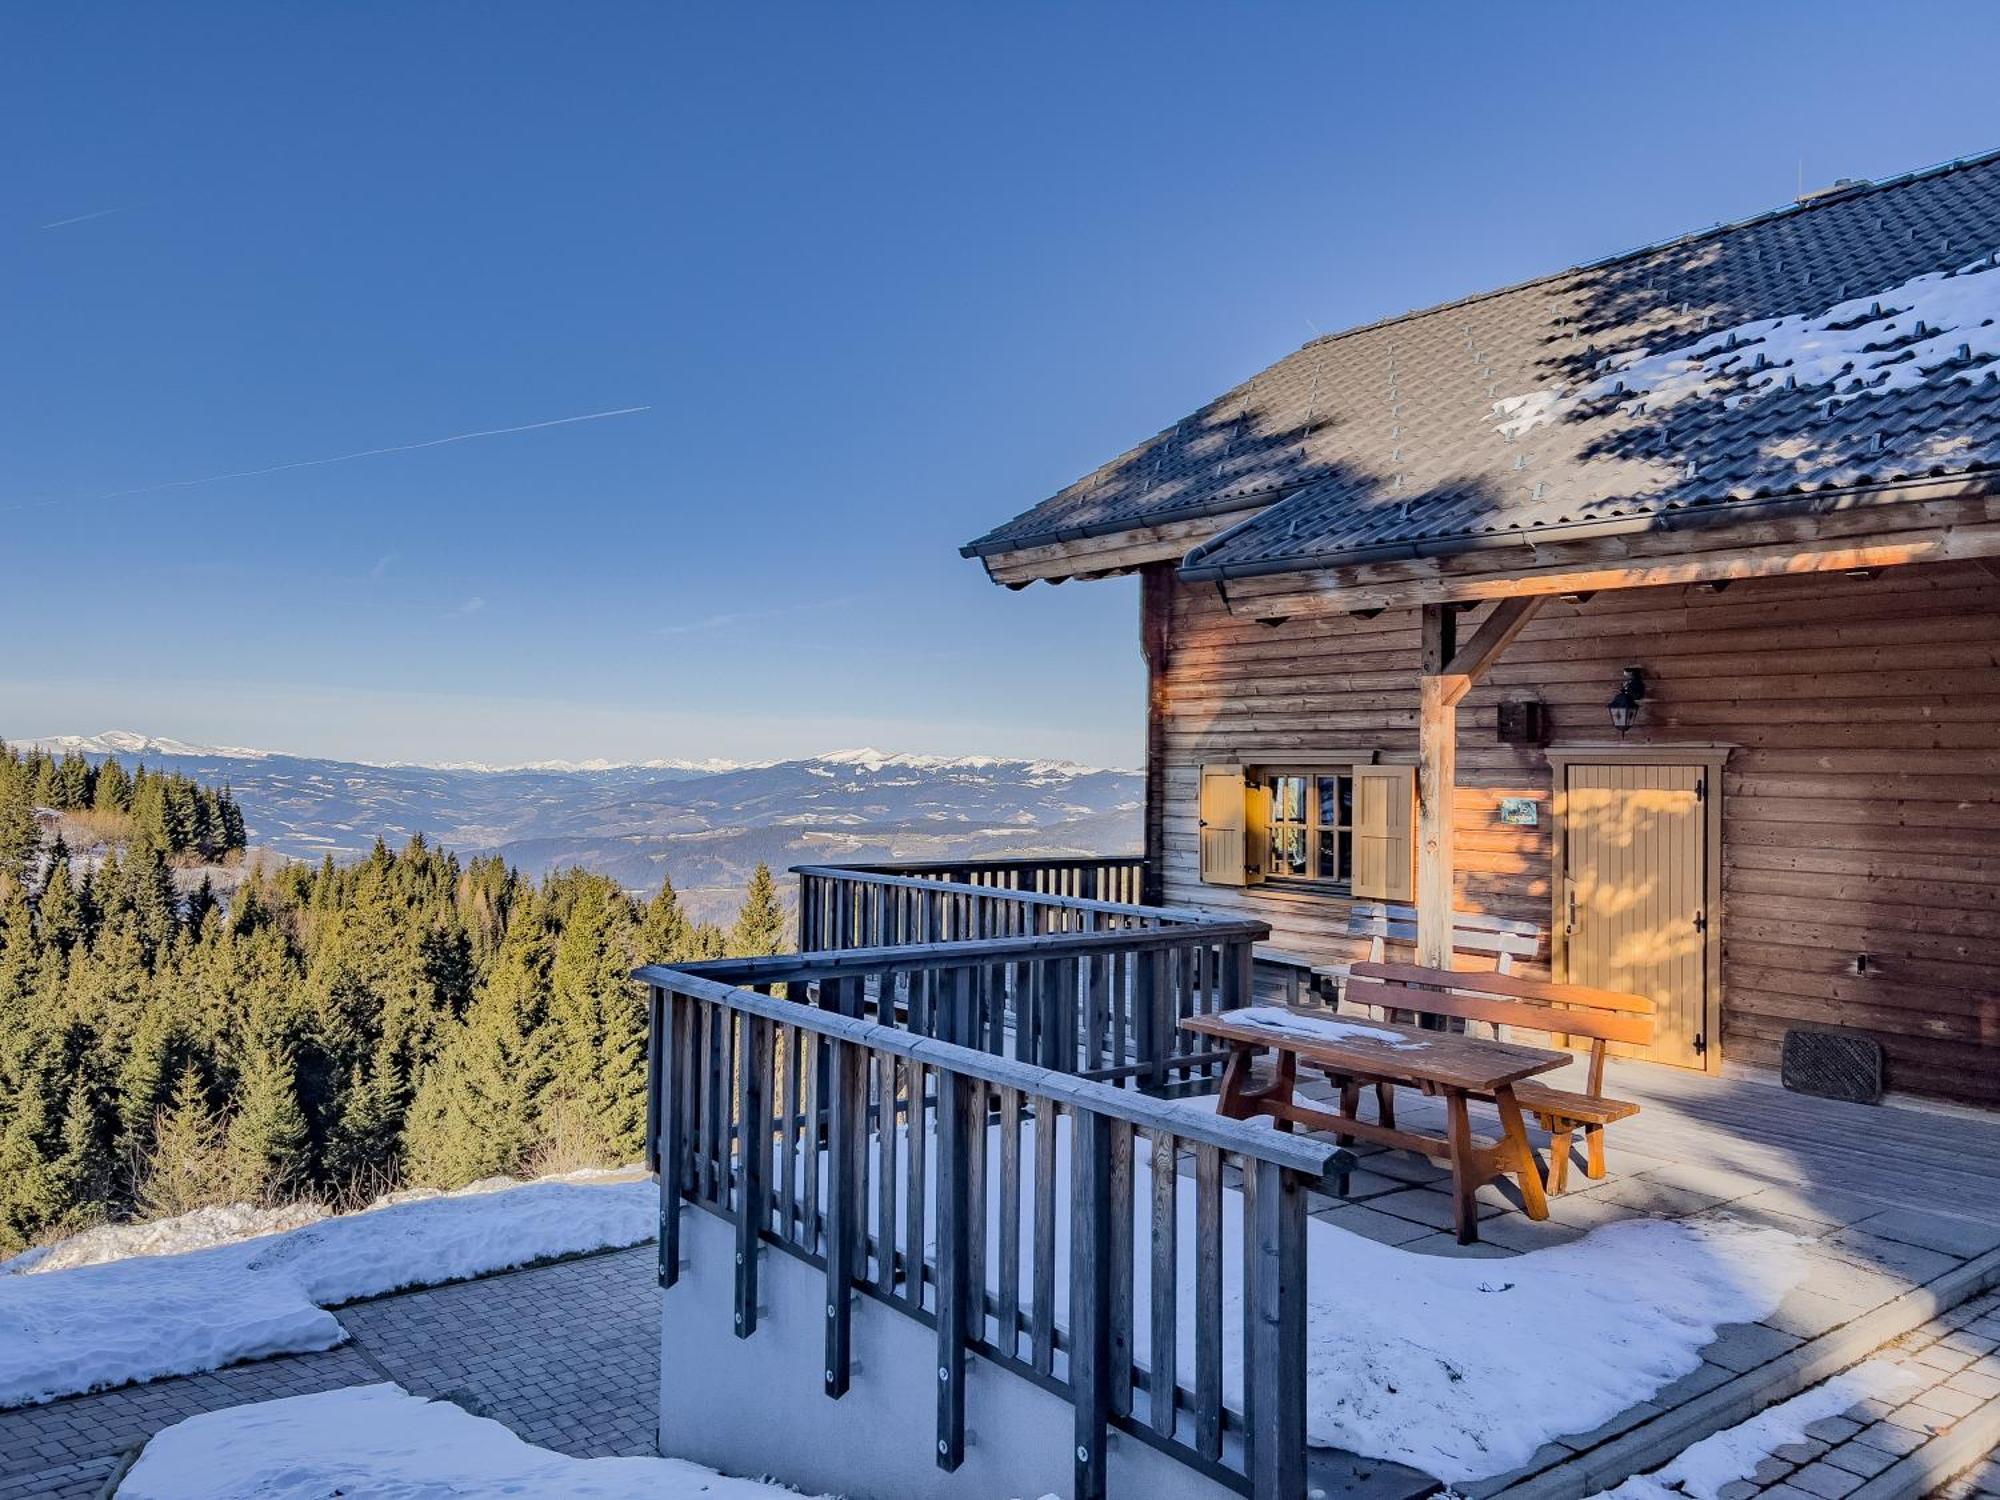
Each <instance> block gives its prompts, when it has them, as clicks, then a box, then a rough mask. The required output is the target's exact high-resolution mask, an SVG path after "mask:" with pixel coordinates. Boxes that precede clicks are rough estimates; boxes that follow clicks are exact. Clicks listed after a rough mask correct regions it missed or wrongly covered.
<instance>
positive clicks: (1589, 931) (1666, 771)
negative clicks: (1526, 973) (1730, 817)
mask: <svg viewBox="0 0 2000 1500" xmlns="http://www.w3.org/2000/svg"><path fill="white" fill-rule="evenodd" d="M1705 775H1706V773H1705V770H1704V768H1703V767H1701V766H1698V765H1643V764H1628V763H1613V764H1603V765H1592V764H1587V763H1586V764H1572V765H1570V766H1569V767H1568V771H1567V778H1568V779H1567V786H1566V788H1565V790H1566V792H1567V795H1566V796H1565V798H1564V817H1563V833H1564V841H1565V858H1564V877H1565V879H1564V887H1565V888H1564V891H1563V898H1564V909H1563V926H1564V951H1565V954H1566V956H1567V969H1568V977H1569V979H1570V982H1571V983H1573V984H1585V985H1591V986H1593V987H1595V988H1598V989H1607V990H1623V991H1625V992H1626V993H1628V994H1634V995H1646V996H1650V997H1651V999H1652V1000H1653V1003H1654V1004H1655V1005H1656V1006H1657V1007H1658V1009H1657V1011H1656V1012H1655V1015H1654V1028H1655V1030H1654V1041H1653V1045H1652V1046H1651V1047H1650V1048H1639V1047H1630V1048H1623V1049H1615V1050H1622V1051H1624V1052H1625V1053H1627V1054H1628V1055H1632V1056H1639V1057H1647V1058H1650V1059H1652V1060H1653V1061H1655V1062H1664V1063H1673V1064H1676V1065H1678V1066H1680V1067H1686V1068H1707V1067H1711V1066H1713V1065H1715V1064H1716V1063H1717V1062H1718V1061H1719V1057H1718V1055H1717V1049H1716V1048H1715V1047H1714V1046H1713V1045H1712V1042H1713V1039H1714V1034H1713V1031H1712V1029H1711V1027H1710V1024H1709V1020H1710V1017H1709V1009H1710V1007H1709V994H1708V974H1709V964H1708V944H1709V915H1708V912H1707V911H1706V910H1705V907H1704V902H1705V899H1706V894H1707V890H1708V860H1709V859H1710V858H1711V857H1712V851H1710V850H1709V849H1708V847H1707V843H1708V839H1707V834H1706V829H1707V826H1708V819H1707V817H1706V815H1705V814H1706V809H1705V808H1704V806H1703V801H1704V798H1705V796H1706V795H1707V787H1706V784H1705Z"/></svg>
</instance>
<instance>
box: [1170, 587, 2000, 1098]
mask: <svg viewBox="0 0 2000 1500" xmlns="http://www.w3.org/2000/svg"><path fill="white" fill-rule="evenodd" d="M1478 618H1480V616H1478V615H1473V616H1469V617H1467V621H1466V624H1465V626H1462V628H1461V634H1463V631H1464V629H1465V628H1469V627H1470V626H1471V625H1472V624H1475V623H1476V621H1477V620H1478ZM1419 653H1420V642H1419V631H1418V619H1417V613H1416V611H1414V610H1392V611H1388V612H1385V613H1383V614H1381V615H1378V616H1377V617H1376V618H1374V619H1372V620H1362V619H1357V618H1354V617H1351V616H1345V615H1343V616H1338V617H1334V618H1329V619H1293V620H1287V621H1285V622H1283V623H1281V624H1278V625H1275V626H1266V625H1262V624H1259V623H1258V622H1256V621H1254V620H1248V619H1238V618H1234V617H1232V616H1231V615H1229V614H1228V613H1227V611H1226V610H1225V609H1224V608H1223V606H1222V604H1221V602H1220V599H1219V596H1218V594H1217V592H1216V589H1215V587H1214V586H1213V585H1211V584H1185V583H1179V582H1177V583H1176V584H1175V586H1174V589H1173V595H1172V609H1171V639H1170V644H1169V649H1168V651H1167V660H1166V662H1165V666H1164V674H1163V678H1162V681H1161V684H1160V686H1161V692H1160V694H1159V697H1160V700H1161V702H1162V703H1163V705H1164V723H1163V724H1162V725H1161V732H1160V735H1159V743H1160V744H1161V745H1162V747H1163V752H1164V757H1165V763H1166V765H1165V771H1166V774H1165V778H1164V790H1165V807H1164V809H1163V812H1164V817H1163V820H1162V832H1163V839H1164V858H1163V860H1162V864H1163V868H1164V895H1165V899H1166V900H1167V901H1168V902H1169V903H1172V904H1192V905H1200V906H1204V907H1207V908H1210V909H1213V910H1217V911H1229V912H1241V913H1243V914H1245V915H1250V916H1255V917H1259V918H1262V919H1263V920H1265V921H1267V922H1269V923H1270V924H1271V926H1272V929H1273V935H1272V941H1273V942H1274V943H1276V944H1278V945H1280V946H1283V947H1286V948H1292V949H1298V950H1302V951H1306V952H1310V953H1315V954H1321V953H1323V954H1326V955H1327V956H1328V957H1329V958H1333V957H1338V956H1343V955H1350V954H1354V953H1356V952H1358V951H1359V946H1360V945H1357V944H1355V943H1353V942H1351V941H1350V940H1348V939H1347V937H1346V935H1345V933H1346V925H1347V903H1346V902H1345V901H1343V900H1340V899H1338V898H1336V897H1331V896H1327V895H1323V894H1318V893H1312V892H1306V891H1298V890H1291V891H1287V890H1284V889H1282V888H1279V887H1276V886H1272V885H1268V884H1267V885H1262V886H1253V887H1250V888H1248V889H1245V890H1231V889H1229V888H1226V887H1222V886H1213V885H1204V884H1202V883H1201V881H1200V878H1199V869H1198V865H1197V859H1198V840H1197V833H1196V815H1195V809H1196V803H1197V800H1198V795H1199V786H1198V780H1199V769H1198V768H1199V767H1200V765H1201V764H1202V763H1203V762H1204V761H1219V760H1242V761H1244V762H1246V763H1250V764H1257V763H1260V762H1262V763H1266V764H1269V763H1276V762H1305V763H1311V762H1316V761H1328V762H1335V761H1346V760H1351V759H1356V758H1359V759H1366V758H1367V755H1368V754H1369V753H1370V752H1371V751H1376V752H1380V753H1381V756H1382V758H1383V759H1385V760H1412V759H1414V756H1415V751H1416V735H1417V688H1416V682H1415V673H1416V670H1417V664H1418V662H1419V659H1420V655H1419ZM1628 664H1629V665H1636V666H1641V667H1644V668H1645V671H1646V679H1647V687H1648V692H1649V697H1648V699H1647V702H1646V705H1645V710H1644V713H1643V715H1642V719H1641V723H1640V725H1639V726H1638V727H1635V728H1634V729H1633V731H1632V732H1631V734H1630V735H1629V736H1627V737H1626V739H1625V742H1624V743H1626V744H1628V745H1632V746H1638V745H1642V744H1644V743H1646V742H1648V741H1653V742H1657V743H1662V744H1689V743H1709V742H1714V743H1726V744H1732V745H1735V746H1738V747H1740V748H1739V749H1737V751H1736V752H1735V753H1734V754H1733V755H1732V757H1731V758H1730V762H1729V767H1728V774H1727V776H1726V779H1725V784H1724V791H1725V800H1724V803H1723V818H1724V830H1723V846H1724V847H1723V888H1724V909H1723V913H1722V924H1723V925H1722V932H1723V939H1724V943H1725V962H1724V1007H1723V1039H1722V1040H1723V1053H1724V1057H1725V1058H1726V1059H1727V1060H1729V1061H1733V1062H1747V1063H1754V1064H1765V1065H1771V1064H1774V1063H1775V1062H1776V1060H1777V1056H1778V1047H1779V1044H1780V1041H1781V1039H1782V1037H1783V1034H1784V1032H1785V1030H1786V1028H1787V1027H1789V1026H1798V1025H1811V1026H1837V1027H1847V1028H1852V1029H1855V1030H1858V1031H1861V1032H1865V1033H1866V1034H1868V1035H1870V1036H1873V1037H1876V1038H1877V1039H1879V1040H1880V1041H1881V1042H1882V1043H1883V1044H1884V1046H1885V1047H1886V1049H1887V1051H1888V1054H1889V1068H1890V1086H1891V1087H1892V1088H1896V1089H1900V1090H1907V1091H1909V1092H1913V1093H1922V1094H1929V1095H1933V1096H1940V1097H1947V1098H1956V1099H1961V1100H1966V1101H1969V1102H1978V1103H1984V1104H2000V581H1996V579H1995V577H1994V576H1993V575H1992V574H1991V573H1989V572H1986V571H1984V570H1983V569H1982V567H1981V566H1980V565H1978V564H1969V563H1940V564H1936V565H1926V566H1918V567H1907V568H1899V569H1890V570H1887V571H1885V572H1883V573H1881V574H1879V575H1878V576H1876V577H1875V578H1873V579H1860V578H1849V577H1846V576H1844V575H1838V574H1819V575H1806V576H1800V577H1796V578H1783V579H1769V580H1759V581H1751V582H1744V583H1739V584H1736V585H1734V586H1732V587H1731V588H1729V589H1728V590H1727V591H1726V592H1723V593H1719V594H1716V593H1706V592H1703V591H1701V590H1699V589H1696V588H1689V587H1663V588H1652V589H1636V590H1630V591H1625V592H1620V593H1604V594H1599V595H1597V596H1596V597H1595V598H1592V599H1590V600H1588V601H1586V602H1584V603H1582V604H1581V605H1576V604H1568V603H1563V602H1559V601H1552V602H1551V603H1549V604H1548V605H1547V606H1546V607H1545V609H1544V610H1543V612H1542V614H1541V616H1540V617H1539V618H1538V619H1537V620H1536V621H1535V622H1534V623H1533V624H1532V625H1531V626H1530V627H1529V628H1528V630H1527V631H1526V632H1525V633H1524V634H1523V635H1522V636H1521V638H1520V639H1519V640H1517V641H1516V642H1515V643H1514V644H1513V645H1512V647H1511V648H1510V649H1509V650H1508V652H1507V653H1506V655H1505V656H1503V657H1502V658H1501V660H1500V661H1499V663H1498V664H1497V665H1496V666H1495V667H1494V668H1493V670H1492V672H1491V674H1490V676H1489V677H1488V678H1487V680H1486V681H1485V682H1483V683H1482V684H1481V685H1480V687H1479V688H1478V689H1476V690H1475V691H1474V692H1473V693H1472V695H1471V696H1470V697H1469V698H1468V699H1467V700H1466V701H1465V702H1464V704H1462V705H1461V707H1460V709H1459V749H1458V766H1459V784H1460V789H1459V794H1458V803H1457V809H1456V813H1457V821H1456V830H1457V842H1458V868H1459V875H1458V887H1457V904H1458V905H1459V906H1460V907H1461V908H1462V909H1467V910H1475V911H1485V912H1491V913H1494V914H1497V915H1500V916H1504V917H1511V918H1517V919H1520V920H1524V921H1531V922H1534V923H1536V924H1538V925H1539V926H1541V927H1543V928H1544V929H1546V928H1547V926H1548V924H1549V921H1550V919H1551V899H1550V892H1549V865H1550V836H1551V832H1552V829H1551V814H1552V807H1551V803H1550V792H1551V787H1550V770H1549V766H1548V763H1547V761H1546V760H1545V759H1544V758H1543V756H1542V754H1541V752H1540V751H1539V750H1537V749H1532V748H1523V747H1515V746H1509V745H1502V744H1500V743H1498V742H1497V739H1496V735H1495V710H1496V705H1498V704H1499V703H1501V702H1503V701H1509V700H1517V699H1526V698H1536V697H1539V698H1540V699H1541V700H1542V701H1543V702H1544V703H1545V704H1547V705H1548V710H1549V714H1550V717H1551V719H1552V723H1553V733H1554V739H1553V744H1554V745H1555V746H1557V747H1562V746H1577V745H1603V744H1609V743H1614V742H1616V739H1617V737H1616V735H1615V734H1614V733H1613V732H1612V731H1611V728H1610V723H1609V719H1608V716H1607V715H1606V713H1605V704H1606V703H1607V702H1608V701H1609V699H1610V697H1611V695H1612V693H1613V692H1614V691H1615V690H1616V687H1617V683H1618V669H1619V668H1620V667H1622V666H1625V665H1628ZM1513 796H1519V797H1532V798H1534V799H1536V801H1537V802H1539V803H1540V804H1541V807H1540V813H1541V817H1540V823H1539V826H1537V827H1534V828H1518V827H1511V826H1507V825H1503V824H1502V823H1500V821H1499V802H1500V799H1501V798H1502V797H1513ZM1860 953H1866V954H1868V955H1869V964H1870V972H1869V973H1867V974H1866V975H1857V974H1856V973H1855V972H1854V960H1855V957H1856V955H1857V954H1860ZM1546 955H1547V944H1546V939H1545V940H1544V945H1543V957H1544V959H1546Z"/></svg>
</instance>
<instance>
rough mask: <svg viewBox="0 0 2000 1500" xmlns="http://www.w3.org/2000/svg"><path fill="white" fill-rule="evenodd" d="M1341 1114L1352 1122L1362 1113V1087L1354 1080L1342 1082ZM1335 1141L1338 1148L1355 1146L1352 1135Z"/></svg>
mask: <svg viewBox="0 0 2000 1500" xmlns="http://www.w3.org/2000/svg"><path fill="white" fill-rule="evenodd" d="M1340 1112H1341V1113H1342V1114H1344V1115H1346V1116H1347V1118H1348V1119H1350V1120H1352V1119H1354V1118H1356V1117H1357V1116H1358V1115H1359V1114H1360V1113H1361V1085H1360V1084H1358V1083H1356V1082H1355V1081H1354V1080H1353V1079H1352V1078H1343V1079H1341V1080H1340ZM1333 1140H1334V1144H1335V1145H1338V1146H1351V1145H1353V1144H1354V1137H1353V1136H1351V1135H1337V1136H1335V1137H1334V1138H1333Z"/></svg>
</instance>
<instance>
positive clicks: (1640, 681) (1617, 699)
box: [1611, 667, 1646, 734]
mask: <svg viewBox="0 0 2000 1500" xmlns="http://www.w3.org/2000/svg"><path fill="white" fill-rule="evenodd" d="M1645 701H1646V673H1645V670H1644V669H1643V668H1640V667H1627V668H1626V669H1625V677H1624V680H1623V681H1621V682H1620V683H1619V684H1618V692H1617V693H1616V695H1614V696H1613V698H1612V699H1611V727H1612V728H1613V729H1616V730H1617V731H1618V732H1619V733H1620V734H1623V733H1624V732H1625V731H1626V730H1628V729H1630V728H1631V727H1632V725H1633V724H1634V723H1635V722H1636V721H1637V719H1638V717H1639V705H1640V704H1641V703H1644V702H1645Z"/></svg>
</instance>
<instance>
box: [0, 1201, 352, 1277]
mask: <svg viewBox="0 0 2000 1500" xmlns="http://www.w3.org/2000/svg"><path fill="white" fill-rule="evenodd" d="M326 1216H327V1211H326V1210H325V1209H324V1208H322V1207H320V1206H319V1205H318V1204H317V1203H286V1204H281V1205H279V1206H277V1207H273V1208H263V1207H259V1206H258V1205H256V1204H254V1203H220V1204H216V1205H214V1206H212V1207H209V1208H197V1209H194V1210H192V1211H191V1212H188V1213H184V1214H176V1215H175V1216H174V1217H173V1218H171V1219H153V1220H149V1221H148V1222H146V1223H143V1224H100V1225H98V1226H97V1227H96V1228H95V1229H86V1230H84V1231H83V1232H82V1233H81V1234H73V1235H71V1236H70V1237H69V1238H68V1239H66V1240H58V1241H56V1242H55V1243H54V1244H53V1245H43V1246H40V1247H38V1248H36V1249H33V1250H23V1251H22V1252H21V1253H20V1254H19V1255H17V1256H15V1257H14V1258H13V1259H11V1260H0V1274H5V1275H10V1276H26V1275H43V1274H46V1273H47V1272H50V1271H68V1270H73V1269H75V1268H76V1267H77V1266H96V1265H102V1264H103V1263H104V1262H105V1261H108V1260H130V1259H132V1258H133V1257H134V1256H142V1255H180V1254H183V1253H185V1252H186V1251H189V1250H212V1249H214V1248H215V1247H216V1246H217V1245H231V1244H235V1243H236V1242H237V1241H238V1240H248V1239H254V1238H256V1237H257V1236H258V1235H260V1234H282V1233H283V1232H284V1231H285V1230H287V1229H297V1228H299V1227H300V1226H301V1225H304V1224H314V1223H317V1222H318V1221H319V1220H321V1219H324V1218H325V1217H326Z"/></svg>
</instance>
